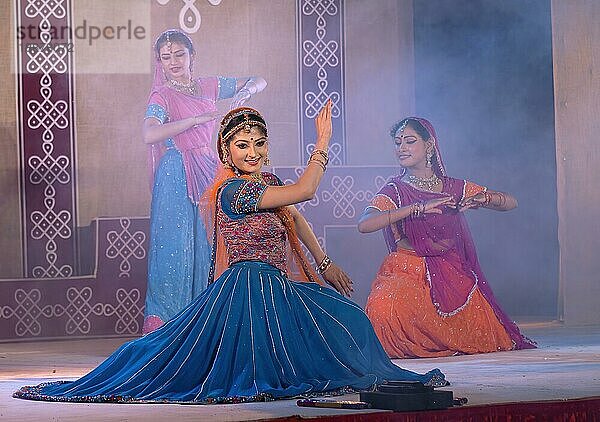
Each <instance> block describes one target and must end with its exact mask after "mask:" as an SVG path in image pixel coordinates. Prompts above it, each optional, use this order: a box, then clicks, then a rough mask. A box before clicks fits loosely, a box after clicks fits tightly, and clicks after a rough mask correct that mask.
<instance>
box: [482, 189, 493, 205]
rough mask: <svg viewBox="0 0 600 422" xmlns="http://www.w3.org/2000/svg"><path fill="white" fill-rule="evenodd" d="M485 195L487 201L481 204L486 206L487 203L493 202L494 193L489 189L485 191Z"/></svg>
mask: <svg viewBox="0 0 600 422" xmlns="http://www.w3.org/2000/svg"><path fill="white" fill-rule="evenodd" d="M483 196H484V197H485V201H484V202H483V204H481V205H483V206H484V207H485V206H486V205H490V204H491V203H492V194H491V193H489V192H488V191H485V192H483Z"/></svg>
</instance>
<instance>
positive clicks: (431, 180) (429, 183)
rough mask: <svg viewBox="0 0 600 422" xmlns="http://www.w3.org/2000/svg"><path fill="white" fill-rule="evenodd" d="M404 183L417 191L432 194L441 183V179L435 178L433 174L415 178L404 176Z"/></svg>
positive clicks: (410, 175)
mask: <svg viewBox="0 0 600 422" xmlns="http://www.w3.org/2000/svg"><path fill="white" fill-rule="evenodd" d="M406 181H407V182H408V183H409V184H411V185H412V186H414V187H416V188H418V189H421V190H426V191H429V192H434V191H435V188H436V187H437V186H438V185H439V184H440V183H441V182H442V179H440V178H439V177H437V175H436V174H435V173H433V174H432V175H431V176H429V177H417V176H414V175H412V174H409V175H408V176H406Z"/></svg>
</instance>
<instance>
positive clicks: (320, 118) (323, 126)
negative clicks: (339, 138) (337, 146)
mask: <svg viewBox="0 0 600 422" xmlns="http://www.w3.org/2000/svg"><path fill="white" fill-rule="evenodd" d="M332 106H333V102H332V101H331V99H329V100H327V102H326V103H325V105H324V106H323V108H322V109H321V111H319V114H318V115H317V117H316V118H315V126H316V128H317V141H316V143H315V148H316V149H320V150H324V151H327V148H328V147H329V140H330V139H331V133H332V131H333V129H332V126H331V107H332Z"/></svg>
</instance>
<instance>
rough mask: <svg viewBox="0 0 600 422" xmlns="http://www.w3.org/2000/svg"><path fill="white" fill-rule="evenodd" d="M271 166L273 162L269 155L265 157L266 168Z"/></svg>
mask: <svg viewBox="0 0 600 422" xmlns="http://www.w3.org/2000/svg"><path fill="white" fill-rule="evenodd" d="M270 165H271V160H269V155H268V154H267V156H266V157H265V166H270Z"/></svg>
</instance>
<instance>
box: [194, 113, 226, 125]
mask: <svg viewBox="0 0 600 422" xmlns="http://www.w3.org/2000/svg"><path fill="white" fill-rule="evenodd" d="M220 118H221V112H220V111H218V110H215V111H209V112H207V113H203V114H200V115H198V116H194V126H198V125H203V124H204V123H208V122H211V121H213V120H215V119H220Z"/></svg>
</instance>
